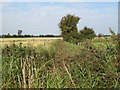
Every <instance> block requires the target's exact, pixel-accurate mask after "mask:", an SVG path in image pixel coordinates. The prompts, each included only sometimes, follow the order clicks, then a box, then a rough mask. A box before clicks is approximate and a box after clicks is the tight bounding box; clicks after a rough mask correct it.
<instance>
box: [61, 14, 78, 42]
mask: <svg viewBox="0 0 120 90" xmlns="http://www.w3.org/2000/svg"><path fill="white" fill-rule="evenodd" d="M79 20H80V18H79V17H78V16H75V15H71V14H67V15H66V16H64V17H62V19H61V21H60V23H59V28H60V29H61V34H62V36H63V39H64V40H65V41H68V42H73V43H74V42H75V38H74V36H75V35H76V34H77V33H78V29H77V23H78V22H79Z"/></svg>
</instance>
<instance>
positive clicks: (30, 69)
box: [1, 38, 120, 88]
mask: <svg viewBox="0 0 120 90" xmlns="http://www.w3.org/2000/svg"><path fill="white" fill-rule="evenodd" d="M111 41H112V42H111ZM117 46H118V45H117V43H116V42H115V41H114V40H112V39H111V38H110V39H105V40H104V41H102V40H100V41H99V42H98V41H96V40H92V41H89V40H88V41H84V42H82V43H81V44H80V45H79V46H78V45H74V44H71V43H68V42H63V41H62V40H56V41H54V42H52V43H51V45H50V47H49V48H45V47H44V46H43V45H41V44H40V45H38V46H35V47H34V46H32V45H29V46H25V45H24V44H13V45H9V46H5V47H4V48H3V49H2V85H1V88H120V72H119V69H118V65H119V61H118V58H117V57H118V50H117Z"/></svg>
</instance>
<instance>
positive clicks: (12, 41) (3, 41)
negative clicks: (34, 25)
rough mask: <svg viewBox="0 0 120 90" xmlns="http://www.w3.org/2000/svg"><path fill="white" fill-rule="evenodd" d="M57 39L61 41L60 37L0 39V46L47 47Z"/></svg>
mask: <svg viewBox="0 0 120 90" xmlns="http://www.w3.org/2000/svg"><path fill="white" fill-rule="evenodd" d="M57 39H62V37H52V38H50V37H42V38H40V37H38V38H1V40H0V45H2V46H4V45H10V44H20V43H21V44H24V45H29V44H32V45H33V46H37V45H39V44H41V45H44V46H46V47H48V46H49V44H50V43H51V42H54V41H55V40H57Z"/></svg>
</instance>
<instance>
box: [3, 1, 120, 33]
mask: <svg viewBox="0 0 120 90" xmlns="http://www.w3.org/2000/svg"><path fill="white" fill-rule="evenodd" d="M68 13H70V14H75V15H76V16H79V17H80V18H82V19H81V20H80V21H79V23H78V30H81V29H82V28H83V27H84V26H88V27H91V28H93V29H94V31H95V32H96V33H97V34H98V33H103V34H109V30H108V28H109V27H111V28H112V29H113V30H114V31H115V32H118V3H117V2H4V3H2V33H3V34H7V33H10V34H16V33H17V30H18V29H22V30H23V34H34V35H40V34H56V35H58V34H60V29H59V28H58V23H59V22H60V19H61V18H62V17H63V16H65V15H66V14H68Z"/></svg>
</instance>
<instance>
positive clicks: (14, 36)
mask: <svg viewBox="0 0 120 90" xmlns="http://www.w3.org/2000/svg"><path fill="white" fill-rule="evenodd" d="M26 37H61V35H0V38H26Z"/></svg>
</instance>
